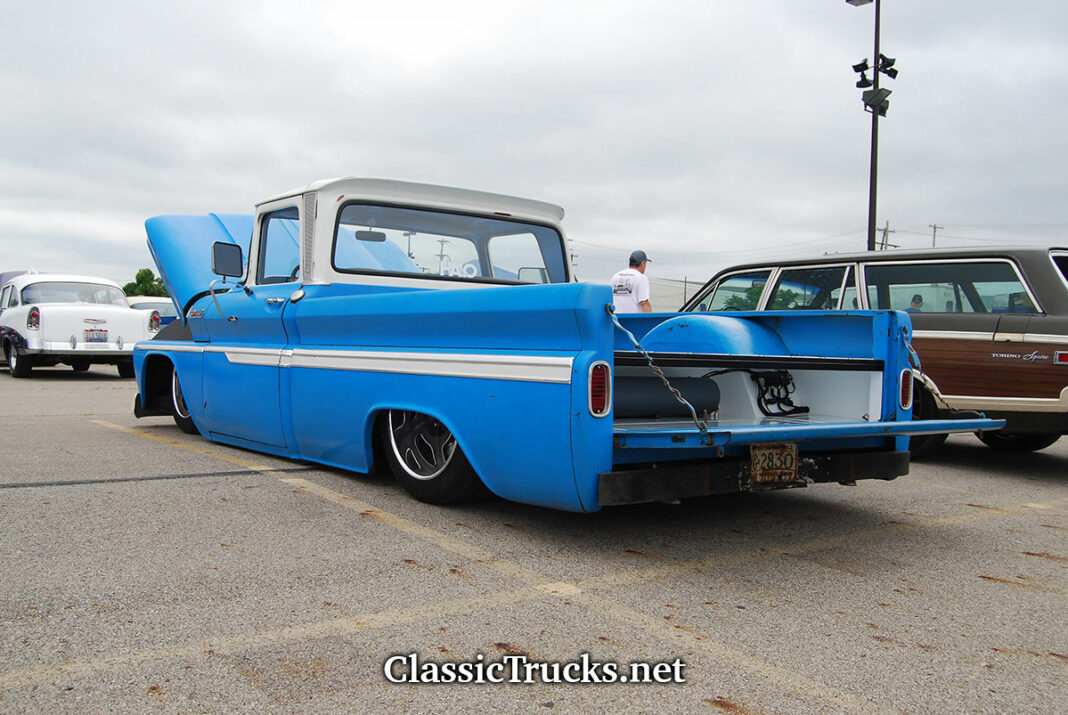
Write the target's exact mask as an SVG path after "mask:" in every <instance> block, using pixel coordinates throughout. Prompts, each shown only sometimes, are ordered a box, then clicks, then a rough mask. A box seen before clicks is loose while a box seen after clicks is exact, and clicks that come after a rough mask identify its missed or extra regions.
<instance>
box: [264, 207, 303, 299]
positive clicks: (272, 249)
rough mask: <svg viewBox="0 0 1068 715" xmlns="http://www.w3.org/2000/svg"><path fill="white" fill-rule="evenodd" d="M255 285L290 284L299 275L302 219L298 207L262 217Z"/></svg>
mask: <svg viewBox="0 0 1068 715" xmlns="http://www.w3.org/2000/svg"><path fill="white" fill-rule="evenodd" d="M258 263H259V265H258V267H257V269H256V282H257V283H258V284H260V285H265V284H267V283H290V282H292V281H295V280H296V279H297V277H298V276H299V275H300V217H299V214H298V213H297V209H296V207H293V208H288V209H282V210H281V211H275V212H274V213H269V214H267V215H266V216H264V217H263V221H262V223H261V224H260V253H259V262H258Z"/></svg>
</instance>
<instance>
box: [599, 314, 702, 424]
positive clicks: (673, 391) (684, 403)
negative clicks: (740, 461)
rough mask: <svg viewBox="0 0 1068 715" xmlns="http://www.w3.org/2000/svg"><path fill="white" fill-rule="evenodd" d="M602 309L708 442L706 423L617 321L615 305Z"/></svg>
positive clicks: (632, 334) (639, 344) (636, 340)
mask: <svg viewBox="0 0 1068 715" xmlns="http://www.w3.org/2000/svg"><path fill="white" fill-rule="evenodd" d="M604 311H605V312H606V313H608V316H609V317H610V318H611V319H612V322H613V323H615V324H616V327H617V328H619V329H620V330H622V331H623V333H624V334H625V335H626V336H627V337H628V338H630V341H631V342H632V343H634V347H635V348H637V349H638V351H639V352H640V353H641V354H642V355H643V356H644V357H645V359H646V360H647V361H648V362H649V369H650V370H652V371H653V374H654V375H656V376H657V377H659V378H660V381H661V382H662V383H664V387H666V388H667V389H668V390H670V391H671V394H672V395H674V396H675V399H676V400H678V401H679V404H681V405H682V406H684V407H685V408H686V409H688V410H689V411H690V415H691V416H692V417H693V423H694V424H695V425H697V429H698V430H700V432H701V434H702V436H703V439H702V441H703V442H704V443H705V444H709V440H708V425H707V424H705V423H704V422H703V421H701V420H700V419H698V417H697V410H695V409H694V408H693V405H691V404H690V402H689V401H688V400H687V399H686V398H685V397H683V396H682V393H681V392H679V391H678V390H677V389H676V388H674V387H672V385H671V383H670V382H669V381H668V379H667V375H665V374H664V371H663V370H661V369H660V367H658V366H657V365H656V364H655V363H653V358H652V356H651V355H649V353H648V352H647V351H646V349H645V348H643V347H642V346H641V343H639V342H638V339H637V338H635V337H634V333H632V332H630V331H629V330H627V329H626V328H624V327H623V324H622V323H620V322H619V317H618V316H617V315H616V310H615V306H614V305H612V304H611V303H608V304H606V305H605V307H604Z"/></svg>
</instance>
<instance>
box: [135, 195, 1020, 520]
mask: <svg viewBox="0 0 1068 715" xmlns="http://www.w3.org/2000/svg"><path fill="white" fill-rule="evenodd" d="M563 214H564V212H563V209H562V208H560V207H559V206H556V205H553V204H549V203H544V202H541V201H533V200H528V199H520V198H515V197H509V196H501V195H498V194H490V193H485V192H480V191H468V190H463V189H455V188H449V187H442V186H429V185H425V184H414V183H407V182H400V181H389V180H381V179H336V180H329V181H322V182H317V183H314V184H311V185H309V186H306V187H303V188H300V189H297V190H294V191H289V192H286V193H284V194H281V195H279V196H276V197H274V198H271V199H268V200H266V201H264V202H263V203H261V204H259V205H258V206H257V210H256V213H255V215H254V216H240V215H225V214H210V215H205V216H158V217H155V218H152V219H149V220H148V221H147V222H146V224H145V225H146V230H147V233H148V238H149V249H150V251H151V252H152V255H153V258H154V259H155V261H156V265H157V266H158V268H159V271H160V275H161V276H162V278H163V281H164V285H165V286H166V287H167V290H168V293H169V294H170V295H171V296H172V297H173V298H174V299H175V302H176V303H177V304H178V305H179V306H181V316H182V317H181V320H180V321H175V322H174V323H171V324H170V325H169V326H167V327H166V328H164V329H163V330H161V331H160V333H159V334H158V336H157V337H156V338H155V339H153V340H149V341H146V342H142V343H138V345H137V346H136V348H135V350H134V365H135V368H136V371H137V383H138V395H137V397H136V399H135V402H134V413H135V415H136V416H138V417H147V416H152V415H170V416H172V417H173V418H174V421H175V422H176V423H177V424H178V425H179V427H181V428H182V429H183V430H185V431H187V432H190V433H195V432H199V433H200V434H202V435H204V436H205V437H207V438H208V439H211V440H214V441H218V442H221V443H225V444H230V445H237V446H240V447H245V448H248V449H254V450H258V451H262V452H266V453H270V454H275V455H281V456H286V457H292V458H297V459H303V460H308V461H313V462H318V463H322V464H327V465H333V466H338V467H342V468H345V469H349V470H352V471H356V472H367V471H369V470H371V469H372V468H375V467H377V466H384V467H386V468H388V469H389V471H391V472H392V473H393V474H394V476H395V477H396V479H397V481H398V482H399V483H400V484H401V486H403V487H404V488H405V489H406V490H407V491H408V492H409V493H411V494H412V495H413V496H414V497H415V498H417V499H420V500H423V501H426V502H431V503H447V502H456V501H461V500H464V499H468V498H472V497H474V496H477V495H478V494H480V493H484V492H485V491H486V490H489V491H491V492H493V493H495V494H497V495H499V496H501V497H504V498H507V499H511V500H514V501H519V502H526V503H530V504H538V505H543V506H548V507H553V508H558V509H568V510H574V511H594V510H597V509H600V508H601V507H603V506H608V505H617V504H627V503H636V502H645V501H656V500H667V501H672V500H677V499H681V498H686V497H694V496H701V495H707V494H721V493H728V492H738V491H753V490H761V489H773V488H784V487H800V486H805V485H806V484H809V483H812V482H843V483H852V482H853V481H854V480H856V479H862V478H879V479H893V478H895V477H897V476H899V475H901V474H905V473H907V471H908V464H909V455H908V451H907V447H906V445H907V441H908V437H909V435H913V434H923V433H925V432H944V431H969V432H970V431H975V430H980V429H994V428H997V427H1000V426H1001V424H1002V423H1000V422H996V421H991V420H986V419H982V418H974V419H966V420H960V421H955V420H933V421H926V422H917V421H914V420H912V419H911V409H912V368H911V366H910V363H909V350H908V345H907V341H908V338H909V331H910V327H909V322H908V319H907V317H906V316H905V314H903V313H900V312H897V311H858V312H856V313H853V314H850V315H842V314H832V313H827V314H821V313H816V314H806V315H798V314H794V315H790V314H782V313H776V314H768V313H760V314H753V313H749V314H723V315H692V314H691V315H677V314H651V313H641V314H630V315H616V314H615V312H614V310H613V307H612V292H611V288H610V286H607V285H593V284H588V283H578V282H575V280H574V275H573V271H572V267H571V265H570V263H569V260H568V258H569V256H568V251H567V244H566V241H565V238H564V232H563V227H562V225H561V221H562V218H563ZM209 257H210V259H211V260H210V261H209ZM246 258H247V260H246Z"/></svg>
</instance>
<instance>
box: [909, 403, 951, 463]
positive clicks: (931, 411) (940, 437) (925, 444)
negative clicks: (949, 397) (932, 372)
mask: <svg viewBox="0 0 1068 715" xmlns="http://www.w3.org/2000/svg"><path fill="white" fill-rule="evenodd" d="M914 402H915V404H913V406H912V419H914V420H931V419H934V418H936V417H938V408H937V407H936V406H935V401H934V397H932V396H931V393H930V392H928V391H927V390H925V389H923V388H922V387H920V386H919V385H916V393H915V395H914ZM947 437H949V435H948V434H923V435H918V436H916V437H910V438H909V454H910V456H911V458H912V459H923V458H925V457H930V456H931V455H932V454H934V453H935V452H937V451H938V450H939V448H941V447H942V445H943V444H945V442H946V438H947Z"/></svg>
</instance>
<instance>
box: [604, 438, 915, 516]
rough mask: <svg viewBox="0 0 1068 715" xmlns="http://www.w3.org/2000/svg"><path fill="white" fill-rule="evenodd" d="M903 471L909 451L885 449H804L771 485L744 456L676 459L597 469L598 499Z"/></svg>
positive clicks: (639, 498)
mask: <svg viewBox="0 0 1068 715" xmlns="http://www.w3.org/2000/svg"><path fill="white" fill-rule="evenodd" d="M908 472H909V453H908V452H895V451H889V450H879V451H866V452H844V453H824V454H820V453H816V454H803V455H800V459H799V460H798V465H797V476H798V479H797V481H795V482H788V483H784V484H773V485H765V484H755V483H753V481H752V480H751V479H750V475H749V459H748V458H728V459H717V460H713V461H707V462H697V463H694V462H684V463H677V462H676V463H669V464H665V465H654V466H646V467H643V468H639V469H627V470H620V471H614V472H606V473H604V474H599V475H598V491H597V504H598V505H599V506H618V505H621V504H641V503H644V502H652V501H673V500H676V499H687V498H690V497H700V496H710V495H713V494H733V493H735V492H754V491H764V490H767V489H783V488H791V487H803V486H806V485H807V484H810V483H818V482H852V481H856V480H857V479H894V478H895V477H899V476H901V475H903V474H908Z"/></svg>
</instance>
